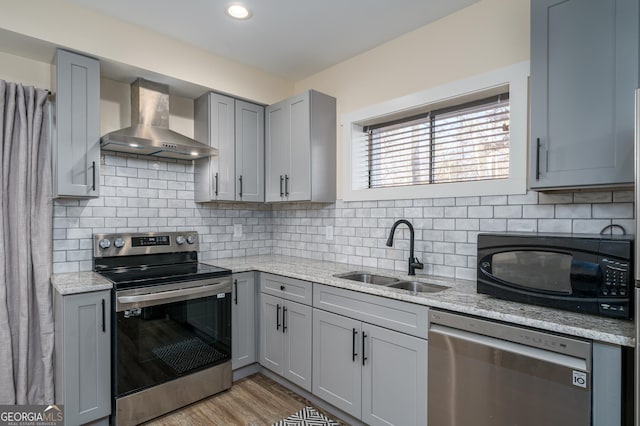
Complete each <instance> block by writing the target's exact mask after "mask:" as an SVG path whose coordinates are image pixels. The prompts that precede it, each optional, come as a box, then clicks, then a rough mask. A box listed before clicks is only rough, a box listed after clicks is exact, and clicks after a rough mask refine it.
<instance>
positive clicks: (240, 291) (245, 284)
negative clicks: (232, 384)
mask: <svg viewBox="0 0 640 426" xmlns="http://www.w3.org/2000/svg"><path fill="white" fill-rule="evenodd" d="M255 282H256V280H255V274H254V273H253V272H244V273H241V274H234V275H233V301H232V303H233V305H232V307H231V364H232V367H233V369H234V370H235V369H238V368H240V367H244V366H246V365H249V364H253V363H254V362H256V359H257V351H256V348H257V345H256V286H255Z"/></svg>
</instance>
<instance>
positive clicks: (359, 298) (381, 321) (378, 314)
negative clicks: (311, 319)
mask: <svg viewBox="0 0 640 426" xmlns="http://www.w3.org/2000/svg"><path fill="white" fill-rule="evenodd" d="M313 307H314V308H318V309H323V310H325V311H329V312H333V313H336V314H340V315H344V316H346V317H350V318H353V319H356V320H360V321H364V322H368V323H370V324H374V325H379V326H380V327H384V328H388V329H390V330H395V331H399V332H401V333H406V334H410V335H412V336H416V337H420V338H422V339H426V338H427V332H428V329H429V319H428V314H429V308H428V307H426V306H422V305H416V304H413V303H409V302H402V301H399V300H393V299H387V298H385V297H380V296H374V295H371V294H365V293H359V292H357V291H352V290H345V289H342V288H337V287H331V286H327V285H322V284H315V285H314V286H313Z"/></svg>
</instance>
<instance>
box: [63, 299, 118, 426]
mask: <svg viewBox="0 0 640 426" xmlns="http://www.w3.org/2000/svg"><path fill="white" fill-rule="evenodd" d="M110 305H111V293H110V291H108V290H106V291H98V292H91V293H80V294H71V295H66V296H63V295H61V294H60V293H58V292H55V294H54V318H55V360H56V369H55V376H56V377H55V379H56V380H55V383H56V397H55V401H56V403H57V404H64V417H65V424H66V425H80V424H85V423H91V422H94V421H98V420H100V421H101V423H102V424H108V419H109V415H110V414H111V325H110V322H109V316H110V314H109V313H110V312H111V308H110Z"/></svg>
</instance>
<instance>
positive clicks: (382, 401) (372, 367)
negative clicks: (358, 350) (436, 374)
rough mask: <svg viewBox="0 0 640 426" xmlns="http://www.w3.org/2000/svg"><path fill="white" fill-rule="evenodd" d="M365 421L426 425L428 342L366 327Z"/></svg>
mask: <svg viewBox="0 0 640 426" xmlns="http://www.w3.org/2000/svg"><path fill="white" fill-rule="evenodd" d="M362 335H363V336H364V345H363V348H362V350H363V351H364V352H363V354H364V355H363V356H364V358H363V359H364V362H363V366H362V421H363V422H365V423H367V424H369V425H398V426H404V425H416V426H419V425H426V424H427V340H425V339H418V338H417V337H413V336H409V335H406V334H403V333H398V332H396V331H391V330H387V329H385V328H382V327H377V326H375V325H371V324H367V323H363V325H362Z"/></svg>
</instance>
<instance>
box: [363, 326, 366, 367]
mask: <svg viewBox="0 0 640 426" xmlns="http://www.w3.org/2000/svg"><path fill="white" fill-rule="evenodd" d="M366 338H367V333H365V332H364V331H363V332H362V365H364V362H365V361H366V360H367V357H366V356H365V354H364V339H366Z"/></svg>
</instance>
